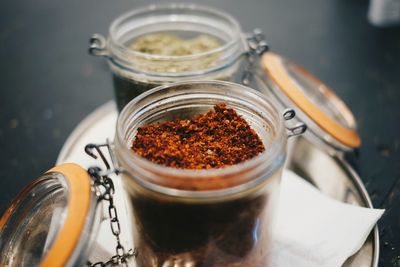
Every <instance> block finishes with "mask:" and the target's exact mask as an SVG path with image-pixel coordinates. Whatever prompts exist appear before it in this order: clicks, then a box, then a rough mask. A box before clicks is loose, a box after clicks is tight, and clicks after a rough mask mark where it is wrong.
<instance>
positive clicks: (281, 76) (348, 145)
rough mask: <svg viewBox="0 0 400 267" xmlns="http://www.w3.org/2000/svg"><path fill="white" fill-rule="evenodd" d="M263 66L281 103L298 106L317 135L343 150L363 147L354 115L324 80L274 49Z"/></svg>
mask: <svg viewBox="0 0 400 267" xmlns="http://www.w3.org/2000/svg"><path fill="white" fill-rule="evenodd" d="M261 68H262V69H263V70H264V71H265V72H266V74H267V81H268V84H269V85H270V86H271V89H272V92H273V93H274V95H275V97H276V98H277V99H278V101H279V102H280V103H282V104H283V105H284V106H292V107H297V108H298V109H299V111H300V112H298V115H299V118H300V119H301V120H303V121H304V122H306V123H307V125H308V127H309V129H310V130H311V131H312V133H313V134H314V135H316V136H317V137H319V138H321V139H322V140H323V141H324V142H325V143H328V144H330V145H333V146H334V147H336V148H339V149H340V150H350V149H354V148H357V147H359V146H360V144H361V139H360V136H359V135H358V133H357V130H356V122H355V119H354V116H353V114H352V113H351V111H350V109H349V108H348V107H347V106H346V104H345V103H344V102H343V101H342V100H341V99H340V98H339V97H338V96H337V95H336V94H335V93H334V92H333V91H332V90H331V89H330V88H329V87H328V86H326V85H325V84H324V83H322V82H321V81H320V80H319V79H318V78H316V77H315V76H314V75H312V74H311V73H310V72H308V71H307V70H305V69H304V68H302V67H300V66H298V65H296V64H295V63H293V62H291V61H289V60H287V59H285V58H283V57H281V56H279V55H277V54H274V53H271V52H268V53H265V54H264V55H263V56H262V60H261Z"/></svg>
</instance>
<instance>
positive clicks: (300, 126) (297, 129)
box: [283, 108, 307, 138]
mask: <svg viewBox="0 0 400 267" xmlns="http://www.w3.org/2000/svg"><path fill="white" fill-rule="evenodd" d="M294 117H296V112H295V111H294V109H290V108H289V109H286V110H285V111H284V112H283V118H284V119H285V121H290V120H292V119H294ZM286 129H287V130H288V134H287V136H288V138H290V137H292V136H297V135H301V134H303V133H305V132H306V131H307V125H305V124H304V123H302V122H299V123H297V124H296V125H295V126H293V127H289V126H286Z"/></svg>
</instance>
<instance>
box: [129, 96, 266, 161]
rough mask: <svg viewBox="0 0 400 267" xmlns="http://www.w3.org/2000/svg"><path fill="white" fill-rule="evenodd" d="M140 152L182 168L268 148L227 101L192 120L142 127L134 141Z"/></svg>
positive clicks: (247, 155)
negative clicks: (229, 106) (227, 104)
mask: <svg viewBox="0 0 400 267" xmlns="http://www.w3.org/2000/svg"><path fill="white" fill-rule="evenodd" d="M132 150H133V151H134V152H136V153H137V154H138V155H140V156H142V157H144V158H146V159H148V160H150V161H152V162H154V163H157V164H161V165H165V166H169V167H174V168H179V169H212V168H221V167H225V166H229V165H235V164H238V163H241V162H243V161H246V160H249V159H251V158H253V157H255V156H257V155H258V154H260V153H261V152H263V151H264V150H265V147H264V145H263V143H262V141H261V140H260V138H259V136H258V135H257V133H256V132H255V131H254V130H253V129H252V128H251V127H250V125H249V124H248V123H247V122H246V120H245V119H243V118H242V117H241V116H240V115H239V114H237V112H236V111H235V110H234V109H232V108H228V107H227V106H226V104H217V105H215V106H214V110H210V111H208V112H207V113H205V114H199V115H197V116H195V117H194V118H193V119H191V120H175V121H166V122H162V123H157V124H150V125H145V126H142V127H140V128H138V132H137V134H136V137H135V139H134V141H133V144H132Z"/></svg>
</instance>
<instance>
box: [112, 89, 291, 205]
mask: <svg viewBox="0 0 400 267" xmlns="http://www.w3.org/2000/svg"><path fill="white" fill-rule="evenodd" d="M221 102H223V103H226V104H227V105H228V106H229V107H232V108H233V109H235V110H236V111H237V112H238V113H239V115H241V116H242V117H243V118H244V119H245V120H246V121H247V122H248V123H249V124H250V126H251V127H252V128H253V129H254V130H255V131H256V132H257V134H258V135H259V137H260V139H261V140H262V141H263V143H264V145H265V147H266V149H265V151H264V152H262V153H261V154H259V155H258V156H256V157H254V158H252V159H250V160H248V161H245V162H243V163H240V164H237V165H233V166H229V167H225V168H220V169H210V170H187V169H175V168H171V167H165V166H161V165H158V164H155V163H152V162H150V161H148V160H146V159H144V158H141V157H140V156H138V155H136V154H135V153H134V152H133V151H132V150H131V149H130V146H131V142H132V141H133V139H134V137H135V135H136V132H137V128H138V127H140V126H141V125H144V124H149V123H156V122H159V121H163V120H168V119H169V118H170V117H171V118H176V117H177V116H179V115H180V116H185V115H186V116H193V115H196V114H199V113H203V112H205V111H206V110H209V109H210V108H212V107H213V105H215V104H217V103H221ZM115 138H116V139H115V153H116V157H117V160H118V162H119V165H120V167H122V169H124V171H125V173H126V174H127V175H129V176H130V178H131V179H133V180H134V181H135V182H136V183H137V184H139V185H141V186H143V187H145V188H147V189H150V190H152V191H156V192H159V193H163V194H166V195H171V196H180V197H195V198H205V197H206V198H209V197H210V196H226V195H232V194H236V193H238V192H242V191H246V190H249V189H251V188H254V187H256V186H257V185H259V184H262V183H264V182H265V181H266V180H267V179H268V178H269V177H271V176H274V175H275V174H276V173H277V172H278V171H279V170H280V169H281V167H282V166H283V163H284V161H285V157H286V132H285V128H284V126H283V121H282V119H281V117H280V115H279V113H278V111H277V110H276V108H275V107H274V106H272V104H271V103H270V102H269V101H268V100H267V99H266V98H265V96H263V95H261V94H259V93H258V92H256V91H255V90H252V89H250V88H247V87H244V86H241V85H239V84H234V83H228V82H217V81H213V82H206V81H204V82H201V81H196V82H190V83H184V82H181V83H175V84H172V85H169V86H162V87H157V88H155V89H152V90H150V91H148V92H146V93H145V94H143V95H141V96H139V97H138V98H135V99H134V100H133V101H131V102H130V103H129V104H128V105H127V106H126V107H125V108H124V110H123V111H122V112H121V114H120V116H119V119H118V123H117V134H116V137H115Z"/></svg>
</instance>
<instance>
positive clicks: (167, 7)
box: [109, 3, 242, 61]
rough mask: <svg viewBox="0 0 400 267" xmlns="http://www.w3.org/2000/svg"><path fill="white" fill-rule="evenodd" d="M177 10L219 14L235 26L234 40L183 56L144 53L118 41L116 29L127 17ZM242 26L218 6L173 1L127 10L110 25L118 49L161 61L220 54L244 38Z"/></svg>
mask: <svg viewBox="0 0 400 267" xmlns="http://www.w3.org/2000/svg"><path fill="white" fill-rule="evenodd" d="M162 9H165V10H177V9H186V10H193V11H196V10H197V11H203V12H208V13H210V14H213V15H217V16H219V17H221V18H223V19H225V20H226V21H228V22H229V23H230V24H231V25H232V26H233V28H234V32H235V35H236V36H235V38H233V39H232V40H230V41H228V42H226V43H225V44H223V45H222V46H218V47H217V48H214V49H211V50H208V51H205V52H201V53H196V54H191V55H182V56H166V55H156V54H148V53H143V52H139V51H135V50H132V49H129V48H127V47H126V45H125V44H123V43H122V42H120V41H118V38H117V37H116V31H117V28H118V26H119V25H120V24H121V23H122V22H123V21H124V20H126V19H128V18H129V17H132V16H136V15H140V14H143V13H146V12H149V11H157V10H162ZM241 32H242V31H241V27H240V24H239V22H238V21H237V20H236V19H235V18H234V17H233V16H232V15H230V14H229V13H226V12H224V11H222V10H219V9H216V8H210V7H207V6H203V5H197V4H186V3H171V4H152V5H148V6H145V7H141V8H137V9H133V10H131V11H129V12H126V13H124V14H122V15H120V16H119V17H117V18H116V19H115V20H114V21H113V22H112V23H111V25H110V28H109V36H110V38H109V42H111V43H112V45H115V46H116V47H117V48H118V49H120V50H121V51H123V52H124V53H127V54H128V55H131V56H135V57H139V58H143V59H147V60H159V61H168V60H175V61H186V60H194V59H197V58H201V57H207V56H211V55H213V54H218V53H221V52H223V51H226V50H228V49H230V48H231V47H234V46H235V45H236V44H237V43H238V42H239V41H241V40H242V36H241Z"/></svg>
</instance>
